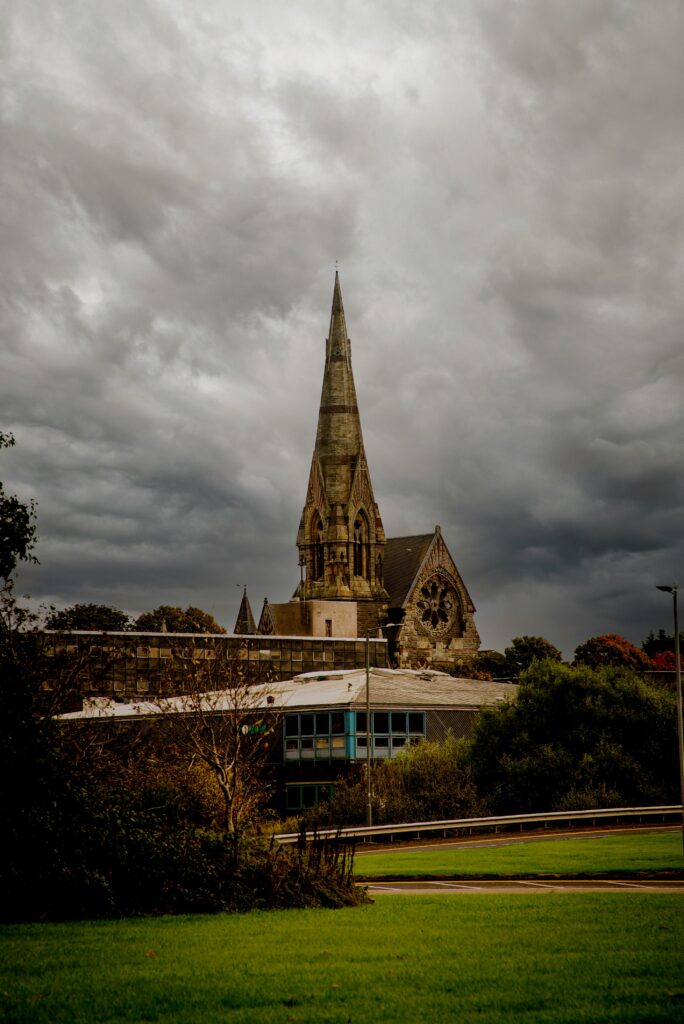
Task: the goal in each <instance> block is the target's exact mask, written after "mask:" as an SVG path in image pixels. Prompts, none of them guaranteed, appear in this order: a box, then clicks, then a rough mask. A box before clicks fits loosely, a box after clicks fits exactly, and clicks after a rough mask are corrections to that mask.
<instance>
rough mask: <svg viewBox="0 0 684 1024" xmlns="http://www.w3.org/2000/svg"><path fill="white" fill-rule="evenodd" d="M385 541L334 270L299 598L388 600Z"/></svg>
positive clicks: (303, 528) (303, 526) (301, 544)
mask: <svg viewBox="0 0 684 1024" xmlns="http://www.w3.org/2000/svg"><path fill="white" fill-rule="evenodd" d="M384 544H385V533H384V530H383V527H382V521H381V519H380V512H379V509H378V506H377V504H376V502H375V498H374V497H373V488H372V485H371V480H370V474H369V472H368V466H367V463H366V453H365V450H364V446H363V435H362V432H361V420H360V417H359V409H358V404H357V400H356V388H355V386H354V375H353V373H352V362H351V343H350V340H349V335H348V334H347V324H346V319H345V315H344V305H343V303H342V289H341V287H340V277H339V274H338V273H337V272H335V286H334V289H333V300H332V311H331V314H330V329H329V331H328V337H327V339H326V346H325V368H324V370H323V386H322V389H321V404H320V408H319V411H318V428H317V431H316V444H315V447H314V453H313V459H312V461H311V471H310V473H309V486H308V490H307V497H306V504H305V506H304V510H303V512H302V519H301V523H300V527H299V533H298V536H297V546H298V547H299V563H300V566H302V567H303V569H304V570H305V574H304V579H303V583H302V584H301V585H300V587H299V588H298V592H297V596H299V597H303V598H304V599H308V598H322V599H326V598H328V599H335V600H344V599H348V600H357V601H359V600H361V601H362V600H376V601H378V600H379V601H382V600H386V597H387V594H386V591H385V589H384V586H383V583H382V550H383V547H384Z"/></svg>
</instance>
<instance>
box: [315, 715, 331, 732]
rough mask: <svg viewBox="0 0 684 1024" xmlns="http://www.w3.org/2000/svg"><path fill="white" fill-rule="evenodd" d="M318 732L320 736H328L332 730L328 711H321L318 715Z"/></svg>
mask: <svg viewBox="0 0 684 1024" xmlns="http://www.w3.org/2000/svg"><path fill="white" fill-rule="evenodd" d="M316 732H317V733H318V735H319V736H321V735H323V736H327V735H328V734H329V732H330V715H329V714H328V713H327V712H326V713H325V714H321V713H320V712H319V713H318V714H317V715H316Z"/></svg>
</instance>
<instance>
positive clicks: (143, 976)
mask: <svg viewBox="0 0 684 1024" xmlns="http://www.w3.org/2000/svg"><path fill="white" fill-rule="evenodd" d="M683 905H684V904H682V901H681V898H680V897H678V896H661V895H655V894H654V895H640V894H630V895H629V896H625V895H623V894H619V893H615V894H613V893H611V894H610V895H599V894H594V895H564V896H562V897H559V898H556V897H539V896H530V897H526V896H515V897H505V896H498V897H491V896H474V895H470V896H468V897H467V899H459V898H454V897H402V896H395V897H391V898H386V899H384V900H382V899H381V900H379V901H378V903H377V904H375V905H374V906H368V907H362V908H358V909H353V910H338V911H284V912H280V913H270V914H269V913H264V912H260V913H253V914H247V915H243V916H239V915H235V916H227V915H218V916H215V917H190V918H157V919H141V920H130V919H129V920H123V921H118V922H111V921H110V922H99V923H68V924H47V925H14V926H5V927H3V928H2V929H0V964H1V965H2V966H1V967H0V993H1V994H0V1018H1V1019H3V1020H6V1021H12V1022H14V1024H34V1022H35V1024H48V1022H50V1024H67V1022H68V1024H122V1022H130V1024H133V1022H135V1024H138V1022H140V1021H155V1022H159V1024H177V1022H183V1024H216V1021H231V1022H245V1024H247V1022H250V1024H254V1022H255V1021H256V1022H261V1021H264V1022H277V1024H280V1022H283V1024H286V1022H288V1024H291V1022H306V1024H317V1022H340V1024H347V1022H348V1021H352V1022H354V1024H365V1022H368V1024H371V1022H372V1024H377V1022H379V1021H393V1022H403V1021H412V1022H415V1021H417V1020H423V1019H426V1018H427V1019H429V1020H430V1021H432V1022H441V1021H445V1022H446V1021H453V1020H459V1021H461V1022H470V1021H478V1022H481V1021H483V1020H485V1021H487V1024H499V1022H502V1024H503V1022H504V1021H506V1022H508V1021H510V1020H511V1018H512V1017H515V1018H516V1019H518V1020H521V1021H529V1022H540V1024H541V1022H567V1024H570V1022H572V1024H578V1022H582V1021H587V1022H592V1024H600V1022H603V1021H611V1022H615V1021H649V1022H652V1021H668V1022H674V1021H684V982H682V953H681V950H682V947H683V943H684V915H682V912H681V911H682V906H683Z"/></svg>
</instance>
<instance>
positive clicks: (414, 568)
mask: <svg viewBox="0 0 684 1024" xmlns="http://www.w3.org/2000/svg"><path fill="white" fill-rule="evenodd" d="M434 536H435V535H434V533H419V534H416V535H415V536H412V537H388V538H387V542H386V544H385V565H384V570H383V576H384V580H385V587H386V589H387V592H388V593H389V596H390V607H391V608H401V606H402V605H403V603H404V601H405V599H406V595H407V594H408V592H409V590H410V587H411V584H412V583H413V581H414V580H415V578H416V575H417V573H418V570H419V569H420V567H421V565H422V564H423V559H424V558H425V556H426V555H427V553H428V548H429V547H430V544H431V542H432V540H433V538H434Z"/></svg>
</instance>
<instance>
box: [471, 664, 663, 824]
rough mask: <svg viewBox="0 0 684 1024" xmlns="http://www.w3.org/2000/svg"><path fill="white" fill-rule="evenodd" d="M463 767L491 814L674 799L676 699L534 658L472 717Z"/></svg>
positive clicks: (631, 678)
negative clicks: (505, 692) (498, 701)
mask: <svg viewBox="0 0 684 1024" xmlns="http://www.w3.org/2000/svg"><path fill="white" fill-rule="evenodd" d="M470 761H471V765H472V769H473V773H474V779H475V784H476V786H477V789H478V792H479V793H481V794H482V795H483V796H486V797H487V799H488V801H489V803H490V809H491V811H492V812H493V813H501V814H518V813H524V812H528V811H530V812H532V811H550V810H570V809H575V808H585V807H586V808H589V807H610V806H629V805H634V804H640V803H643V804H661V803H673V802H675V800H676V798H677V791H678V759H677V730H676V714H675V697H674V694H672V693H671V692H669V691H668V690H667V689H665V688H663V687H660V686H657V685H653V684H649V683H647V682H645V681H644V680H643V679H641V678H639V677H638V676H636V675H634V673H632V672H630V671H628V670H625V669H620V668H612V667H606V668H600V669H593V668H590V667H588V666H586V665H582V666H579V667H577V668H570V667H569V666H567V665H559V664H558V663H555V662H551V661H545V662H535V663H534V664H533V665H532V666H531V668H529V669H528V670H527V671H526V672H525V673H524V674H523V676H522V680H521V685H520V687H519V690H518V694H517V697H516V699H515V701H513V702H511V703H506V704H503V705H501V706H500V707H497V708H493V709H485V710H484V711H483V712H482V713H481V714H480V715H479V717H478V720H477V722H476V726H475V732H474V737H473V740H472V745H471V748H470Z"/></svg>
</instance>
